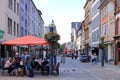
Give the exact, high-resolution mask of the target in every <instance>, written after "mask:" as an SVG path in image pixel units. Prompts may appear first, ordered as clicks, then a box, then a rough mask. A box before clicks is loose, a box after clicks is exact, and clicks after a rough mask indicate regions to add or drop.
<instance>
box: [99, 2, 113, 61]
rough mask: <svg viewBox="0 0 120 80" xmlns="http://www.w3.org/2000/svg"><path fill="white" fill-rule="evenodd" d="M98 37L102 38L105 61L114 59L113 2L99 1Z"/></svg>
mask: <svg viewBox="0 0 120 80" xmlns="http://www.w3.org/2000/svg"><path fill="white" fill-rule="evenodd" d="M99 9H100V30H101V31H100V36H101V37H104V43H105V44H106V48H105V60H106V61H111V60H113V59H114V39H113V36H114V35H115V26H114V24H115V17H114V2H113V0H100V7H99Z"/></svg>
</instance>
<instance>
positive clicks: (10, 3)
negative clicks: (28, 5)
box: [8, 0, 12, 9]
mask: <svg viewBox="0 0 120 80" xmlns="http://www.w3.org/2000/svg"><path fill="white" fill-rule="evenodd" d="M8 2H9V3H8V7H9V8H10V9H12V0H9V1H8Z"/></svg>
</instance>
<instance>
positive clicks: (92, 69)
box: [0, 57, 120, 80]
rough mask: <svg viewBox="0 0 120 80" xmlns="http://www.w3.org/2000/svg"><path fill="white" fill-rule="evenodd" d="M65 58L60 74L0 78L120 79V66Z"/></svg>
mask: <svg viewBox="0 0 120 80" xmlns="http://www.w3.org/2000/svg"><path fill="white" fill-rule="evenodd" d="M65 60H66V61H65V63H61V64H60V74H59V75H58V76H54V75H49V76H45V75H41V73H40V72H38V71H34V77H33V78H29V77H26V76H24V77H20V76H19V77H16V76H8V75H3V76H2V75H1V76H0V80H13V79H14V80H120V66H114V65H113V64H108V63H105V66H104V67H101V63H98V64H97V65H95V64H92V63H82V62H80V61H79V59H71V58H66V59H65ZM60 61H61V58H60V57H57V62H60Z"/></svg>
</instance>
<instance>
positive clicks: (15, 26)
mask: <svg viewBox="0 0 120 80" xmlns="http://www.w3.org/2000/svg"><path fill="white" fill-rule="evenodd" d="M14 36H16V22H14Z"/></svg>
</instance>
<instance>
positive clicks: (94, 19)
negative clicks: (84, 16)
mask: <svg viewBox="0 0 120 80" xmlns="http://www.w3.org/2000/svg"><path fill="white" fill-rule="evenodd" d="M99 5H100V0H91V25H90V28H89V31H90V34H89V35H90V46H91V53H92V54H93V53H96V54H97V56H99V48H98V46H99V38H100V36H99V32H100V30H99V27H100V12H99V9H98V7H99Z"/></svg>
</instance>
